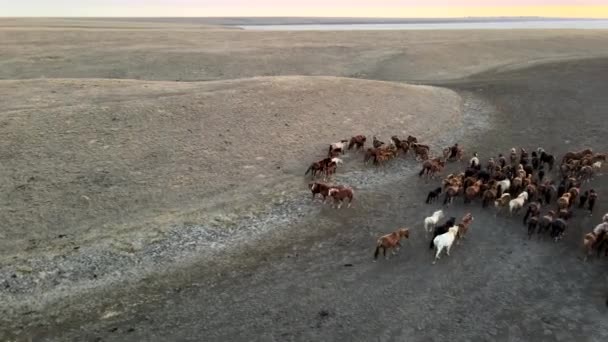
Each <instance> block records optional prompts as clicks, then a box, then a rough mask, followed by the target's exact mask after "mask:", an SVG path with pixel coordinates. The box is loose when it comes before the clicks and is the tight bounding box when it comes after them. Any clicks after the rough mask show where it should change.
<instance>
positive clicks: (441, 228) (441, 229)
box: [429, 216, 456, 249]
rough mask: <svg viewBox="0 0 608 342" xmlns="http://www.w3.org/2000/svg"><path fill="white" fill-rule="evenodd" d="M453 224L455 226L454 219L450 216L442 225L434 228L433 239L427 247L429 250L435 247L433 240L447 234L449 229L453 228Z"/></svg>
mask: <svg viewBox="0 0 608 342" xmlns="http://www.w3.org/2000/svg"><path fill="white" fill-rule="evenodd" d="M455 224H456V218H455V217H453V216H452V217H450V219H449V220H447V221H446V222H445V223H444V224H442V225H438V226H435V230H434V231H433V238H432V239H431V244H430V246H429V249H433V247H435V246H434V245H433V240H435V238H436V237H437V236H439V235H441V234H445V233H447V232H448V230H449V229H450V228H452V227H454V225H455Z"/></svg>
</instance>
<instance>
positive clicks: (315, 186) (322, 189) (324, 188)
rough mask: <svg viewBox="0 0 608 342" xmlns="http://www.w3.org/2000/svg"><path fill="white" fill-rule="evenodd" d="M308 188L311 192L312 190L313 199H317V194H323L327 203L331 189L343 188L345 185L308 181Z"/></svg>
mask: <svg viewBox="0 0 608 342" xmlns="http://www.w3.org/2000/svg"><path fill="white" fill-rule="evenodd" d="M308 188H309V189H310V192H312V200H313V201H314V200H315V197H316V196H317V194H321V196H323V203H325V200H326V199H327V196H329V190H330V189H343V188H344V186H342V185H330V184H326V183H320V182H310V183H308Z"/></svg>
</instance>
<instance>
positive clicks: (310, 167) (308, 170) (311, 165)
mask: <svg viewBox="0 0 608 342" xmlns="http://www.w3.org/2000/svg"><path fill="white" fill-rule="evenodd" d="M312 167H313V164H310V166H309V167H308V169H307V170H306V172H305V173H304V176H306V175H307V174H308V173H309V172H310V171H311V170H312Z"/></svg>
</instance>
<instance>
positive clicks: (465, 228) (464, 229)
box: [457, 213, 474, 239]
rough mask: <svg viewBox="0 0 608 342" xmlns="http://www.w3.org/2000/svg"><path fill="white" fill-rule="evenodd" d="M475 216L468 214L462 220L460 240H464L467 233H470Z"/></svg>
mask: <svg viewBox="0 0 608 342" xmlns="http://www.w3.org/2000/svg"><path fill="white" fill-rule="evenodd" d="M473 220H474V218H473V214H471V213H466V214H465V215H464V216H463V217H462V220H460V223H459V224H458V227H459V229H458V235H457V237H458V239H464V236H465V235H466V234H467V232H468V231H469V226H470V225H471V223H473Z"/></svg>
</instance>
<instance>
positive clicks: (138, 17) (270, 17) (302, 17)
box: [0, 15, 608, 20]
mask: <svg viewBox="0 0 608 342" xmlns="http://www.w3.org/2000/svg"><path fill="white" fill-rule="evenodd" d="M0 18H9V19H249V18H256V19H261V18H268V19H281V18H289V19H378V20H411V19H415V20H421V19H422V20H428V19H498V18H505V19H526V18H529V19H551V20H555V19H562V20H581V19H584V20H606V19H608V17H603V18H593V17H561V16H560V17H557V16H556V17H552V16H535V15H531V16H508V15H507V16H464V17H352V16H344V17H342V16H289V15H278V16H273V15H251V16H166V17H165V16H3V15H0Z"/></svg>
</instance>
